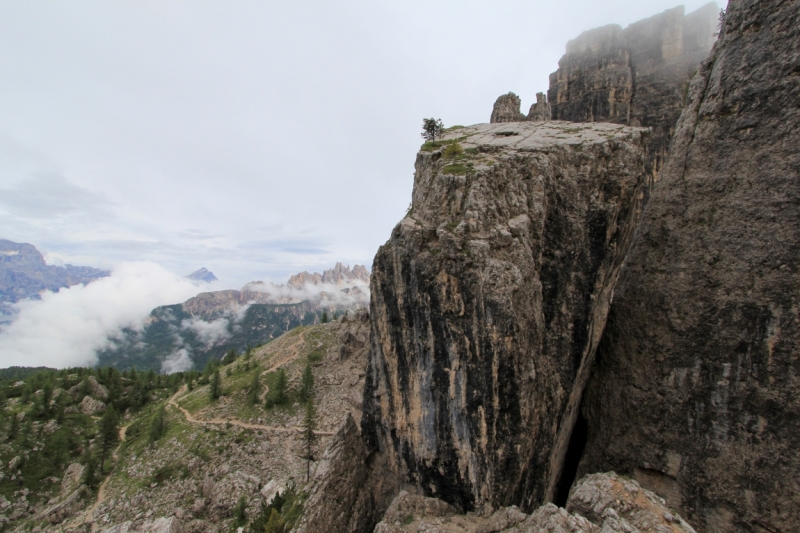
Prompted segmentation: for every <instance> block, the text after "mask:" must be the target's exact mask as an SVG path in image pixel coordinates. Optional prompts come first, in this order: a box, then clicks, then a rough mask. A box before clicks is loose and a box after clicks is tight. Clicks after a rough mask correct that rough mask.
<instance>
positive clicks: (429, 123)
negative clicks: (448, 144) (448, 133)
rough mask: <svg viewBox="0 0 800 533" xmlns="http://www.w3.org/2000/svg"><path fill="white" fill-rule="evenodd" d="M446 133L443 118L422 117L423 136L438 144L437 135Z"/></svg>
mask: <svg viewBox="0 0 800 533" xmlns="http://www.w3.org/2000/svg"><path fill="white" fill-rule="evenodd" d="M443 133H444V124H443V123H442V119H435V118H424V119H422V138H423V139H425V140H426V141H430V142H432V143H433V145H434V146H436V137H441V136H442V134H443Z"/></svg>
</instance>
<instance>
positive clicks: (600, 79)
mask: <svg viewBox="0 0 800 533" xmlns="http://www.w3.org/2000/svg"><path fill="white" fill-rule="evenodd" d="M718 10H719V9H718V7H717V4H716V3H713V2H712V3H710V4H707V5H705V6H703V7H701V8H700V9H698V10H697V11H694V12H693V13H689V14H688V15H685V16H684V8H683V6H679V7H676V8H674V9H669V10H667V11H664V12H663V13H661V14H659V15H655V16H653V17H650V18H648V19H645V20H641V21H639V22H636V23H634V24H631V25H629V26H628V27H627V28H625V29H624V30H623V29H622V28H621V27H620V26H618V25H616V24H612V25H609V26H603V27H601V28H596V29H593V30H589V31H587V32H584V33H582V34H581V35H580V36H578V37H577V38H576V39H574V40H572V41H569V43H567V53H566V54H565V55H564V56H563V57H562V58H561V60H560V61H559V62H558V66H559V68H558V70H557V71H556V72H554V73H553V74H551V75H550V89H549V91H548V99H549V102H550V106H551V107H552V118H553V119H554V120H571V121H574V122H594V121H597V122H616V123H619V124H628V125H633V126H647V127H651V128H653V137H652V140H651V142H650V162H649V166H650V167H651V169H650V171H651V172H657V171H658V170H659V169H660V168H661V167H662V166H663V162H664V158H665V156H666V153H667V150H668V148H669V143H670V138H671V136H672V133H673V131H674V127H675V123H676V122H677V120H678V117H679V116H680V114H681V111H682V110H683V108H684V106H685V104H686V100H685V95H686V89H687V87H688V84H689V81H690V80H691V78H692V76H693V75H694V73H695V72H696V70H697V68H698V66H699V63H700V62H701V61H702V60H703V59H705V58H706V57H707V56H708V53H709V51H710V50H711V46H712V45H713V43H714V39H715V37H714V33H715V31H716V27H717V18H718Z"/></svg>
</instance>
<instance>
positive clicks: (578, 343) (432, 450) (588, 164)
mask: <svg viewBox="0 0 800 533" xmlns="http://www.w3.org/2000/svg"><path fill="white" fill-rule="evenodd" d="M455 137H458V138H460V139H461V144H462V145H463V147H464V148H465V149H466V150H465V152H464V154H463V155H462V156H459V157H458V158H456V159H452V160H448V159H444V158H443V156H442V152H441V151H436V152H432V153H431V152H420V153H419V154H418V155H417V161H416V172H415V177H414V191H413V206H412V209H411V211H410V212H409V214H408V215H407V216H406V218H404V219H403V220H402V221H401V222H400V223H399V224H398V225H397V226H396V227H395V229H394V231H393V232H392V236H391V239H390V240H389V241H388V242H387V243H386V244H385V245H384V246H382V247H381V248H380V250H379V251H378V254H377V255H376V257H375V261H374V264H373V269H372V280H371V311H370V318H371V328H372V329H371V343H372V346H371V352H370V362H369V366H368V371H367V378H366V380H367V381H366V385H365V393H364V418H363V421H362V433H363V436H364V438H365V440H366V442H367V443H368V445H369V446H370V447H371V449H373V450H378V451H380V452H382V453H383V455H384V456H385V457H386V460H387V461H388V463H389V467H390V468H391V469H392V470H393V471H394V472H396V473H398V474H400V475H401V476H403V477H404V478H405V479H407V480H408V481H410V482H412V483H413V484H415V485H416V486H418V487H420V488H421V489H422V490H423V491H424V492H425V493H426V494H427V495H434V496H436V497H438V498H441V499H443V500H445V501H447V502H449V503H451V504H454V505H456V506H457V507H459V508H461V509H481V508H485V507H486V506H487V505H492V506H495V507H497V506H500V505H508V504H518V505H522V506H523V507H524V508H526V509H532V508H534V507H535V506H536V505H537V504H538V503H540V502H542V501H545V500H547V499H549V498H551V497H552V493H553V491H554V490H555V489H556V486H557V482H558V479H559V475H560V469H561V464H562V462H563V456H564V453H565V451H566V445H567V442H568V440H569V435H570V433H571V430H572V426H573V424H574V420H575V417H576V416H577V412H578V407H579V404H580V398H581V392H582V390H583V388H584V384H585V383H586V380H587V379H588V376H589V369H590V368H591V360H592V357H593V355H594V349H595V347H596V345H597V342H598V341H599V338H600V334H601V332H602V330H603V326H604V324H605V319H606V313H607V310H608V305H609V302H610V299H611V295H612V291H613V287H614V284H615V281H616V278H617V274H618V271H619V268H620V266H621V263H622V260H623V258H624V257H625V253H626V251H627V249H628V247H629V243H630V242H631V241H632V235H633V232H634V229H635V225H636V221H637V220H638V218H639V214H640V210H641V198H642V187H643V184H644V182H645V151H646V142H647V131H646V130H643V129H640V128H628V127H623V126H619V125H614V124H599V123H598V124H580V125H576V124H573V123H565V122H544V123H543V122H515V123H504V124H491V125H489V124H484V125H478V126H474V127H469V128H464V129H461V130H458V131H456V132H452V133H450V137H449V138H455Z"/></svg>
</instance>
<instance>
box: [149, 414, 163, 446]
mask: <svg viewBox="0 0 800 533" xmlns="http://www.w3.org/2000/svg"><path fill="white" fill-rule="evenodd" d="M166 429H167V427H166V424H165V423H164V406H163V405H162V406H161V407H159V408H158V410H157V411H156V414H155V415H153V419H152V420H151V421H150V431H149V434H148V437H149V438H150V442H155V441H157V440H158V439H160V438H161V437H162V436H163V435H164V433H165V432H166Z"/></svg>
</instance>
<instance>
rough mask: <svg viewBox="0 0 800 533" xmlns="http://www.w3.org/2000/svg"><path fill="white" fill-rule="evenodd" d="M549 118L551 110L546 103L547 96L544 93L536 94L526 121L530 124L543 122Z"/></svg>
mask: <svg viewBox="0 0 800 533" xmlns="http://www.w3.org/2000/svg"><path fill="white" fill-rule="evenodd" d="M551 118H552V110H551V108H550V104H549V103H548V101H547V95H546V94H544V93H536V103H535V104H533V105H531V109H530V111H529V112H528V116H527V117H526V119H527V120H530V121H532V122H544V121H547V120H550V119H551Z"/></svg>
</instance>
